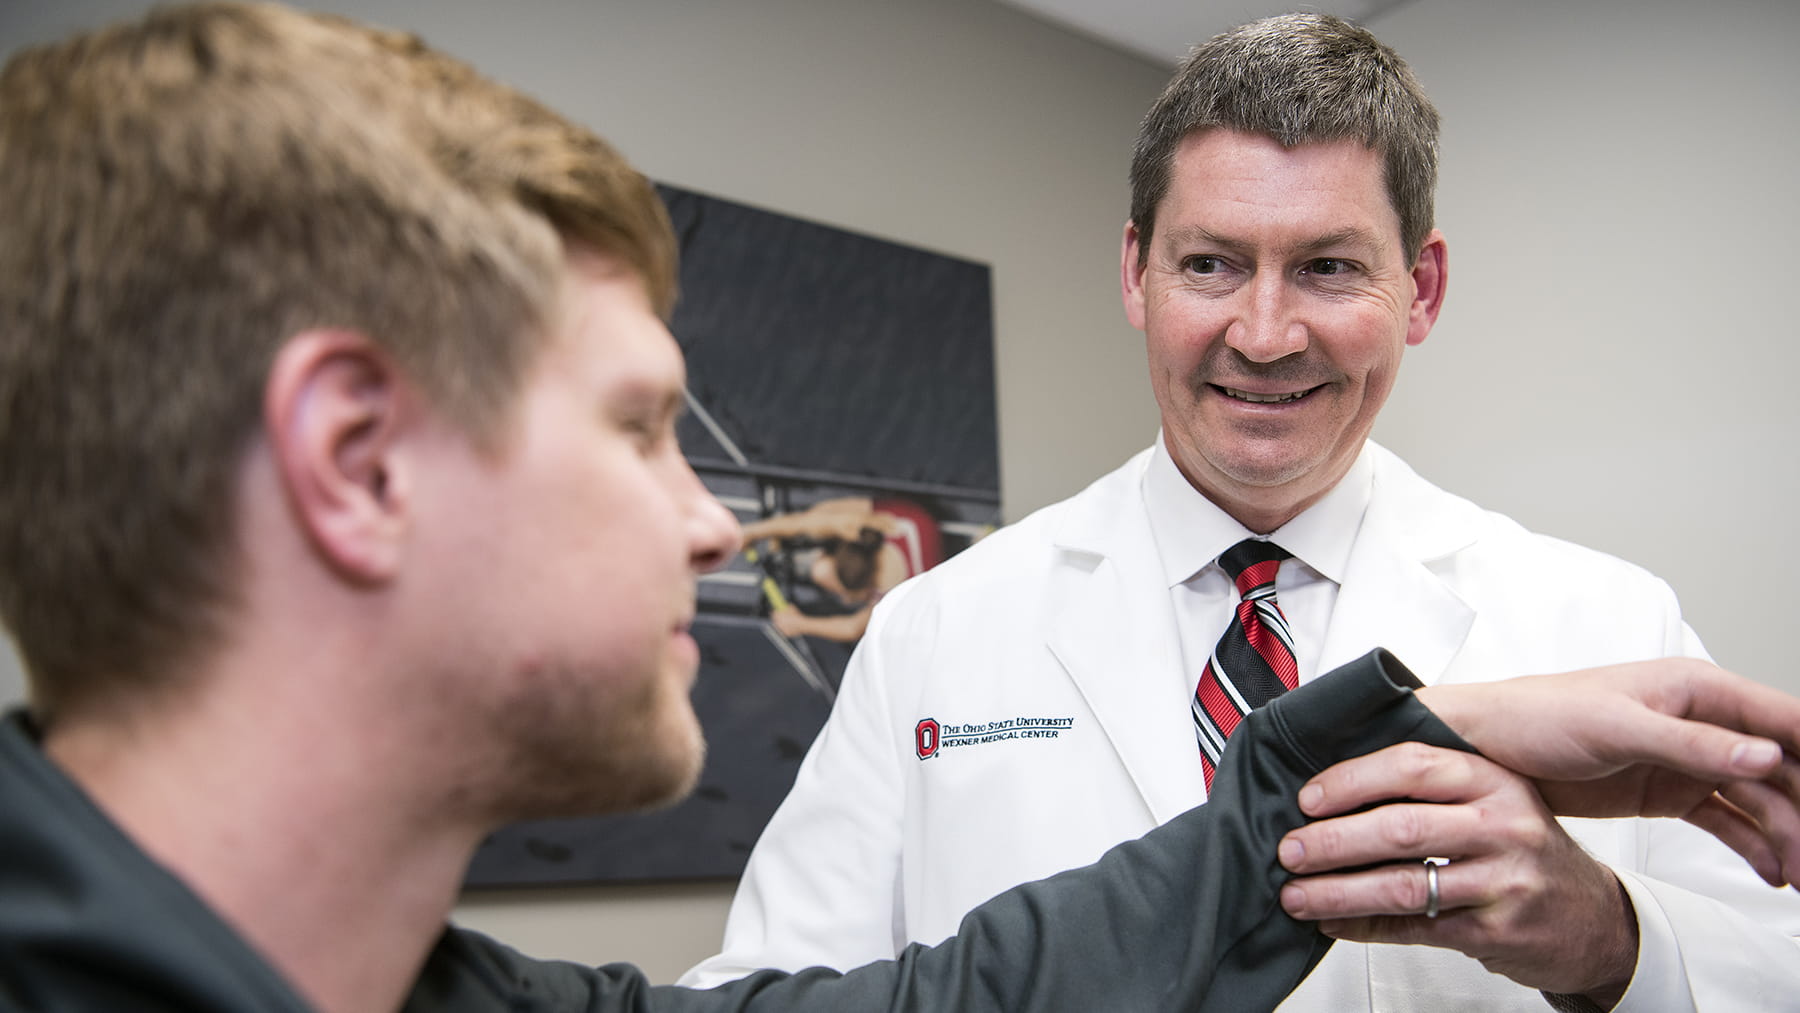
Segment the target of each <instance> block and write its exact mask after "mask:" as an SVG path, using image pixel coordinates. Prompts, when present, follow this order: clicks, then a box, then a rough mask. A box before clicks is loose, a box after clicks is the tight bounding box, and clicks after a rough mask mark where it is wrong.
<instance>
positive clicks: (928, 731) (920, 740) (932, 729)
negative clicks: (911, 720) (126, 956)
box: [913, 718, 938, 760]
mask: <svg viewBox="0 0 1800 1013" xmlns="http://www.w3.org/2000/svg"><path fill="white" fill-rule="evenodd" d="M913 743H914V744H915V745H917V746H918V747H919V759H921V760H929V759H931V758H932V756H934V755H935V754H936V753H937V749H938V723H937V722H936V721H933V720H932V719H930V718H926V719H925V720H923V721H921V722H919V723H918V725H917V726H916V727H914V728H913Z"/></svg>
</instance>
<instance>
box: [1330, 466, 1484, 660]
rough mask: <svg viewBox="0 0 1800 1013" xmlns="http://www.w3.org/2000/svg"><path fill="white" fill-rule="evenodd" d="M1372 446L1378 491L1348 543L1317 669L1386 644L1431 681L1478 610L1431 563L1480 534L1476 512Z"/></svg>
mask: <svg viewBox="0 0 1800 1013" xmlns="http://www.w3.org/2000/svg"><path fill="white" fill-rule="evenodd" d="M1370 450H1371V451H1372V452H1373V453H1375V454H1376V471H1375V477H1374V482H1375V485H1374V490H1373V495H1372V496H1371V497H1370V500H1369V507H1368V510H1367V511H1366V513H1365V514H1364V517H1363V523H1362V528H1361V530H1360V531H1359V533H1358V534H1357V538H1356V543H1355V545H1354V546H1353V547H1352V548H1351V550H1350V559H1349V562H1348V564H1347V566H1346V568H1345V572H1344V580H1343V584H1342V586H1341V587H1340V588H1339V590H1338V598H1337V606H1336V608H1335V609H1333V611H1332V616H1331V624H1330V628H1329V629H1328V630H1326V634H1325V646H1324V650H1323V655H1322V656H1321V658H1320V659H1319V660H1320V667H1319V671H1320V672H1321V673H1323V672H1327V671H1330V670H1331V669H1333V668H1336V667H1337V666H1339V665H1342V664H1345V663H1346V662H1349V661H1353V660H1355V659H1356V658H1358V657H1361V656H1362V655H1363V654H1366V653H1367V652H1368V651H1369V650H1370V649H1371V648H1375V647H1385V648H1387V649H1388V650H1390V651H1392V652H1393V653H1394V655H1395V656H1397V657H1398V658H1399V659H1400V660H1401V661H1402V662H1403V663H1404V664H1405V665H1406V666H1407V667H1408V668H1410V669H1411V670H1412V671H1413V674H1415V675H1417V676H1418V677H1419V679H1420V680H1421V681H1422V682H1424V683H1425V684H1427V685H1430V684H1432V683H1435V682H1437V681H1438V679H1439V678H1440V677H1442V676H1443V674H1444V672H1445V671H1446V670H1447V669H1448V668H1449V667H1450V665H1451V663H1452V661H1454V660H1455V658H1456V656H1457V654H1458V652H1460V651H1461V650H1462V646H1463V643H1464V641H1465V640H1466V639H1467V638H1468V635H1469V629H1470V627H1471V626H1472V625H1473V624H1474V621H1475V610H1474V609H1473V608H1471V607H1470V606H1469V605H1468V604H1467V603H1466V602H1464V601H1463V600H1462V599H1461V598H1460V597H1458V596H1457V594H1456V592H1455V591H1454V590H1453V589H1452V588H1451V587H1450V586H1449V585H1448V584H1446V583H1445V582H1444V581H1443V580H1442V579H1441V578H1440V577H1438V575H1437V574H1436V573H1434V572H1433V571H1432V569H1431V568H1430V565H1429V564H1431V563H1434V562H1437V561H1439V560H1443V559H1446V558H1448V557H1449V556H1451V555H1453V554H1454V553H1455V552H1457V551H1458V550H1460V549H1462V548H1464V547H1466V546H1468V545H1469V544H1470V543H1471V542H1473V541H1474V540H1475V538H1476V537H1477V535H1478V533H1479V528H1478V521H1479V518H1478V513H1479V512H1478V511H1477V510H1475V508H1474V507H1473V505H1472V504H1470V503H1468V501H1466V500H1463V499H1460V498H1458V497H1454V496H1450V495H1449V494H1447V493H1444V492H1442V491H1441V490H1439V489H1437V488H1436V487H1434V486H1432V485H1430V484H1429V483H1427V482H1425V481H1424V480H1423V479H1421V478H1419V477H1418V475H1416V474H1414V473H1413V471H1412V469H1411V468H1408V467H1407V466H1406V465H1405V464H1404V463H1402V462H1401V461H1400V459H1399V458H1397V457H1394V456H1393V455H1392V454H1389V453H1388V452H1386V451H1385V450H1381V449H1380V448H1378V447H1371V448H1370Z"/></svg>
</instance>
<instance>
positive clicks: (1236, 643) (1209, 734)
mask: <svg viewBox="0 0 1800 1013" xmlns="http://www.w3.org/2000/svg"><path fill="white" fill-rule="evenodd" d="M1290 555H1291V554H1290V553H1289V552H1288V551H1287V550H1286V549H1283V548H1282V547H1281V546H1279V545H1276V544H1274V543H1273V542H1264V541H1258V540H1257V539H1254V538H1246V539H1244V540H1243V541H1241V542H1239V543H1237V544H1236V545H1233V546H1232V547H1231V548H1229V549H1226V550H1225V552H1224V553H1223V554H1221V555H1220V556H1219V566H1220V567H1221V568H1223V569H1224V571H1225V574H1226V576H1229V577H1230V578H1231V581H1232V583H1234V584H1236V585H1237V589H1238V594H1239V595H1240V596H1241V599H1240V600H1239V602H1238V607H1237V615H1235V616H1233V617H1232V619H1231V625H1230V626H1229V627H1227V628H1226V630H1225V635H1224V636H1222V637H1220V638H1219V646H1217V647H1215V648H1213V653H1212V657H1211V658H1210V659H1208V660H1207V662H1206V669H1205V670H1204V671H1202V672H1201V673H1200V685H1199V687H1198V688H1197V689H1195V690H1194V732H1195V733H1196V734H1197V735H1198V736H1199V737H1200V769H1201V770H1202V771H1203V772H1204V773H1205V775H1206V790H1207V791H1209V792H1210V791H1212V783H1213V772H1214V771H1215V770H1216V769H1217V767H1218V764H1219V757H1220V756H1221V755H1222V754H1223V753H1224V752H1225V740H1226V739H1227V738H1230V737H1231V733H1232V732H1233V731H1234V730H1236V728H1237V726H1238V722H1239V721H1242V720H1243V718H1244V715H1245V714H1248V713H1250V711H1251V710H1252V709H1253V708H1256V707H1261V706H1262V705H1263V704H1265V703H1268V702H1269V701H1270V700H1273V699H1274V698H1276V697H1278V696H1280V695H1281V694H1283V693H1285V692H1287V691H1288V690H1290V689H1293V688H1294V687H1295V686H1296V685H1298V684H1299V682H1300V668H1299V666H1298V665H1296V664H1295V663H1294V637H1293V634H1291V633H1289V632H1288V624H1287V617H1286V616H1284V615H1282V614H1281V606H1280V605H1279V604H1277V603H1276V601H1275V573H1276V571H1277V570H1279V569H1280V568H1281V561H1282V560H1284V559H1287V558H1288V557H1289V556H1290Z"/></svg>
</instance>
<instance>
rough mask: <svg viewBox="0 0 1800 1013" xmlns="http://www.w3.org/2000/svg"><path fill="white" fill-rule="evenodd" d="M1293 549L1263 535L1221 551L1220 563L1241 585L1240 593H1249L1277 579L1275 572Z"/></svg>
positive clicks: (1232, 579)
mask: <svg viewBox="0 0 1800 1013" xmlns="http://www.w3.org/2000/svg"><path fill="white" fill-rule="evenodd" d="M1292 556H1293V553H1291V552H1289V551H1288V550H1286V549H1284V548H1282V547H1281V546H1279V545H1276V544H1275V543H1274V542H1265V541H1263V540H1262V539H1260V538H1246V539H1244V540H1243V541H1241V542H1239V543H1237V544H1236V545H1233V546H1232V547H1231V548H1229V549H1226V550H1225V551H1224V552H1222V553H1220V554H1219V566H1220V567H1221V568H1222V569H1224V571H1225V574H1226V576H1228V577H1230V578H1231V582H1232V583H1233V584H1236V585H1237V589H1238V594H1240V595H1246V594H1249V593H1250V592H1251V591H1254V590H1256V589H1257V588H1259V587H1263V586H1265V585H1268V584H1273V583H1275V572H1276V571H1277V570H1279V569H1280V568H1281V561H1282V560H1284V559H1288V558H1291V557H1292Z"/></svg>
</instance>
